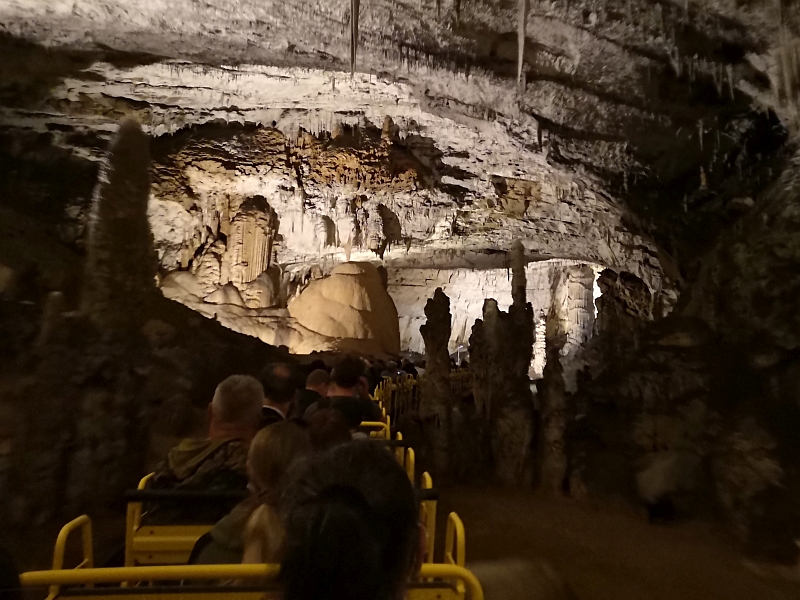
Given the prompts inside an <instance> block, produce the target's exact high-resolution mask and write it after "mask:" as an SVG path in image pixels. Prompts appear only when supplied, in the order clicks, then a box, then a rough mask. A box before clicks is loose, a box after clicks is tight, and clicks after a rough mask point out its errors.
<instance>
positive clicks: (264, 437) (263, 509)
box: [189, 420, 311, 565]
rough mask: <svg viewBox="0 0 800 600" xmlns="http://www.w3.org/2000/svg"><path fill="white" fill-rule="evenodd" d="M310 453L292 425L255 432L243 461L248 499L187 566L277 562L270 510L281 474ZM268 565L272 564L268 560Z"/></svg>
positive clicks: (277, 537) (303, 430) (301, 427)
mask: <svg viewBox="0 0 800 600" xmlns="http://www.w3.org/2000/svg"><path fill="white" fill-rule="evenodd" d="M310 452H311V441H310V438H309V431H308V428H307V427H306V426H305V424H304V423H302V422H298V421H295V420H289V421H280V422H278V423H273V424H272V425H269V426H267V427H265V428H263V429H262V430H261V431H259V432H258V433H257V434H256V436H255V438H253V443H252V444H251V445H250V453H249V455H248V457H247V471H248V474H249V478H250V479H249V484H248V486H247V487H248V489H249V491H250V496H249V497H248V498H247V499H246V500H244V501H243V502H241V503H240V504H238V505H237V506H236V507H235V508H234V509H233V510H232V511H231V512H230V514H228V515H226V516H225V517H223V518H222V519H220V520H219V522H218V523H217V524H216V525H214V528H213V529H212V530H211V531H210V532H209V533H207V534H206V535H204V536H203V537H202V538H200V539H199V540H198V541H197V544H195V548H194V550H193V551H192V556H191V557H190V559H189V562H190V563H191V564H205V565H209V564H234V563H240V562H242V560H243V559H244V560H245V562H265V561H266V560H262V558H264V559H266V558H271V559H272V560H271V562H274V561H275V560H277V557H276V556H274V553H275V552H277V550H278V548H280V545H281V544H282V540H283V529H282V527H280V523H278V521H277V518H276V517H275V512H274V510H273V509H272V506H273V505H274V504H275V502H276V500H277V496H278V493H279V488H280V483H281V480H282V478H283V475H284V474H285V473H286V472H287V471H288V470H289V468H290V467H291V466H292V464H294V462H295V461H297V460H299V459H301V458H303V457H305V456H307V455H308V454H309V453H310ZM266 562H270V561H266Z"/></svg>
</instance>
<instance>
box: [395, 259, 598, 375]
mask: <svg viewBox="0 0 800 600" xmlns="http://www.w3.org/2000/svg"><path fill="white" fill-rule="evenodd" d="M586 270H588V275H587V277H586V279H585V280H580V281H576V279H577V277H576V276H575V275H574V274H573V272H578V273H584V272H586ZM388 274H389V293H390V294H391V295H392V298H393V299H394V301H395V304H396V305H397V311H398V314H399V317H400V337H401V344H402V346H403V348H404V349H407V350H411V351H414V352H422V351H424V343H423V341H422V336H421V335H420V333H419V327H420V325H421V324H422V323H424V322H425V313H424V308H425V303H426V301H427V299H428V297H430V293H431V292H430V290H432V289H436V288H437V287H441V288H442V290H443V291H444V292H445V294H447V296H448V297H449V298H450V310H451V313H452V314H453V328H452V333H451V336H450V351H451V352H456V351H457V350H458V349H459V348H462V349H466V347H467V346H468V342H469V336H470V333H471V331H472V325H473V324H474V323H475V319H479V318H481V316H482V310H483V302H484V300H485V299H486V298H494V299H495V300H496V301H497V305H498V308H499V309H500V310H508V307H509V306H510V305H511V302H512V297H511V271H510V269H486V270H475V269H389V270H388ZM525 274H526V281H527V285H526V295H527V301H528V302H530V303H531V305H532V307H533V312H534V323H535V328H536V331H537V334H536V338H535V340H536V341H535V343H534V358H533V364H532V373H531V374H532V375H533V376H534V377H541V374H542V369H543V368H544V351H545V348H544V339H545V336H544V324H545V316H546V315H547V314H549V313H550V311H551V307H553V306H555V307H556V312H557V314H558V315H559V318H560V319H561V320H563V329H564V330H565V331H566V332H567V334H568V338H569V340H570V343H569V344H568V346H566V347H565V352H564V353H565V355H566V354H572V353H574V352H575V351H576V350H577V348H578V347H579V346H580V344H582V343H583V342H585V341H586V340H588V339H589V337H591V334H592V328H593V325H594V313H595V307H594V301H593V297H592V295H591V291H592V282H593V280H594V273H593V271H592V269H591V268H590V267H589V266H583V265H581V264H579V263H576V262H574V261H570V260H547V261H540V262H532V263H528V265H527V266H526V268H525ZM587 284H588V285H589V296H588V297H587V296H586V293H585V289H586V287H585V286H586V285H587Z"/></svg>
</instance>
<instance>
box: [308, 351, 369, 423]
mask: <svg viewBox="0 0 800 600" xmlns="http://www.w3.org/2000/svg"><path fill="white" fill-rule="evenodd" d="M364 387H365V383H364V362H363V361H362V360H361V359H360V358H356V357H354V356H349V355H348V356H345V357H344V358H342V359H341V360H340V361H339V362H338V363H337V365H336V366H335V367H334V369H333V373H331V384H330V386H329V387H328V397H327V398H321V399H320V400H319V401H317V402H315V403H314V404H312V405H311V406H310V407H309V408H308V410H306V412H305V415H304V418H305V420H306V421H310V420H311V417H312V416H313V415H314V413H315V412H316V411H318V410H321V409H323V408H335V409H337V410H340V411H341V412H342V414H343V415H344V417H345V419H347V424H348V426H349V427H350V429H351V430H353V431H355V430H356V429H358V426H359V424H360V423H361V422H362V421H378V420H380V418H381V409H380V407H379V406H378V404H377V403H376V402H373V401H372V400H370V399H369V397H368V396H366V397H365V396H364Z"/></svg>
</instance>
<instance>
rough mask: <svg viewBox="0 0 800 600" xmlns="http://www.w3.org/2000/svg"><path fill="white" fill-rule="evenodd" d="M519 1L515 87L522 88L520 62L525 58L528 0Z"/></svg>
mask: <svg viewBox="0 0 800 600" xmlns="http://www.w3.org/2000/svg"><path fill="white" fill-rule="evenodd" d="M518 1H519V15H518V22H517V86H522V61H523V58H524V56H525V28H526V24H527V20H528V0H518Z"/></svg>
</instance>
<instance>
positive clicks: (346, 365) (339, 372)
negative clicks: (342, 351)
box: [331, 354, 365, 389]
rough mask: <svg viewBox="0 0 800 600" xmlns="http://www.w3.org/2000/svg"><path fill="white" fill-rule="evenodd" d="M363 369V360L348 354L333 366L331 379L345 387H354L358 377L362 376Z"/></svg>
mask: <svg viewBox="0 0 800 600" xmlns="http://www.w3.org/2000/svg"><path fill="white" fill-rule="evenodd" d="M364 369H365V366H364V361H363V360H361V359H360V358H358V357H356V356H352V355H350V354H348V355H346V356H345V357H344V358H342V360H340V361H339V362H338V363H336V366H335V367H333V373H331V381H333V383H335V384H336V385H338V386H339V387H341V388H345V389H349V388H353V387H356V386H357V385H358V381H359V379H361V378H362V377H363V376H364Z"/></svg>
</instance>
